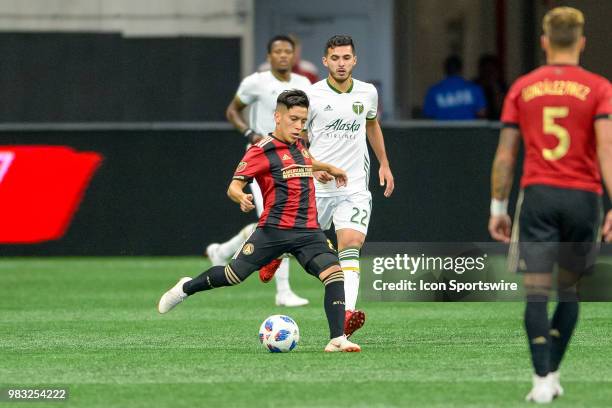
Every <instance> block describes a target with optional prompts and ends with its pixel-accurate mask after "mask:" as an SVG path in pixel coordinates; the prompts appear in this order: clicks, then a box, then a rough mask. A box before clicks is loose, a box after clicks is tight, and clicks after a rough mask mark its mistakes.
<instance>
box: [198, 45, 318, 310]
mask: <svg viewBox="0 0 612 408" xmlns="http://www.w3.org/2000/svg"><path fill="white" fill-rule="evenodd" d="M267 51H268V62H269V63H270V70H269V71H264V72H256V73H254V74H251V75H249V76H248V77H246V78H244V79H243V80H242V82H241V83H240V86H239V87H238V92H237V93H236V96H235V97H234V99H232V101H231V102H230V104H229V106H228V107H227V110H226V116H227V119H228V120H229V121H230V122H231V123H232V125H234V127H235V128H236V129H237V130H238V131H239V132H240V133H242V134H243V135H244V137H245V139H246V140H247V141H248V143H249V144H253V143H257V142H258V141H259V140H261V138H262V135H267V134H268V133H270V132H272V131H273V130H274V110H275V108H276V98H277V96H278V95H279V94H280V93H281V92H283V91H285V90H287V89H306V88H307V87H308V86H310V82H309V81H308V79H307V78H306V77H303V76H301V75H299V74H294V73H292V72H291V67H292V64H293V58H294V56H295V54H294V43H293V40H292V39H291V38H289V37H287V36H284V35H279V36H275V37H273V38H271V39H270V41H268V45H267ZM247 106H248V107H249V108H250V112H249V120H248V123H247V122H246V121H245V120H244V118H243V116H242V113H243V111H244V109H245V108H246V107H247ZM251 191H252V192H253V197H254V199H255V205H256V207H257V216H260V215H261V213H262V211H263V199H262V196H261V190H260V189H259V186H258V184H257V182H256V181H254V182H253V183H252V184H251ZM254 228H255V224H249V225H247V226H246V227H244V228H243V229H242V230H241V231H240V232H239V233H238V234H236V235H235V236H234V237H232V238H231V239H230V240H228V241H226V242H224V243H221V244H218V243H212V244H210V245H209V246H208V247H207V248H206V255H207V256H208V257H209V258H210V260H211V262H212V264H213V265H224V264H225V263H226V261H227V260H228V259H230V258H231V257H232V255H234V253H235V252H236V251H238V249H240V248H241V247H242V244H243V243H244V241H245V240H246V239H247V238H248V236H249V235H250V234H251V232H253V230H254ZM306 304H308V299H304V298H302V297H300V296H298V295H296V294H295V293H294V292H293V291H292V290H291V286H290V284H289V259H288V258H284V259H283V260H282V262H281V264H280V267H279V268H278V271H277V273H276V305H278V306H289V307H293V306H304V305H306Z"/></svg>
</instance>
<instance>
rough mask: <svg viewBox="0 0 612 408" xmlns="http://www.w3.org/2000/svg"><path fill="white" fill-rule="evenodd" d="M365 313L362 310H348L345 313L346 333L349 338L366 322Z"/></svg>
mask: <svg viewBox="0 0 612 408" xmlns="http://www.w3.org/2000/svg"><path fill="white" fill-rule="evenodd" d="M365 319H366V316H365V313H364V312H362V311H361V310H347V311H346V312H345V314H344V334H346V337H347V338H349V337H351V336H352V334H353V333H355V332H356V331H357V330H359V329H361V327H362V326H363V325H364V323H365Z"/></svg>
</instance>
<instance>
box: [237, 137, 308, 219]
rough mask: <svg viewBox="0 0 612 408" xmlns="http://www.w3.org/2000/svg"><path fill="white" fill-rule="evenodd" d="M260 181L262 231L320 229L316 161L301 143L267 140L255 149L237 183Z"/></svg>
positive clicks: (241, 168) (239, 171) (243, 163)
mask: <svg viewBox="0 0 612 408" xmlns="http://www.w3.org/2000/svg"><path fill="white" fill-rule="evenodd" d="M253 179H255V180H257V184H259V187H260V188H261V192H262V194H263V198H264V211H263V213H262V214H261V217H260V218H259V224H258V225H259V226H260V227H274V228H280V229H293V228H307V229H316V228H319V222H318V221H317V205H316V202H315V190H314V183H313V180H312V159H311V158H310V154H309V153H308V150H307V149H306V147H304V144H303V143H302V141H301V140H297V141H296V142H295V143H291V144H290V143H285V142H283V141H281V140H279V139H277V138H275V137H274V136H272V135H270V136H266V137H265V138H264V139H263V140H261V141H260V142H259V143H257V144H255V145H253V146H251V148H250V149H249V150H247V152H246V154H245V155H244V157H243V158H242V160H241V161H240V163H239V164H238V167H237V168H236V171H235V173H234V180H243V181H248V182H250V181H252V180H253Z"/></svg>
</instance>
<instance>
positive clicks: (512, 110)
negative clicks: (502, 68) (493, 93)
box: [501, 82, 521, 128]
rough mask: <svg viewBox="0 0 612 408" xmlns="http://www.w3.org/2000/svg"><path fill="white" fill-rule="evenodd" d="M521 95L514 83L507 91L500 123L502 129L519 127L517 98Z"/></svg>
mask: <svg viewBox="0 0 612 408" xmlns="http://www.w3.org/2000/svg"><path fill="white" fill-rule="evenodd" d="M520 94H521V90H520V88H519V86H517V83H516V82H515V83H514V84H513V85H512V86H511V87H510V90H509V91H508V94H507V95H506V98H505V99H504V107H503V109H502V116H501V122H502V124H503V126H504V127H515V128H518V127H519V110H518V103H517V102H518V98H519V96H520Z"/></svg>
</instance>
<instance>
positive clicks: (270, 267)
mask: <svg viewBox="0 0 612 408" xmlns="http://www.w3.org/2000/svg"><path fill="white" fill-rule="evenodd" d="M281 262H282V259H278V258H277V259H274V260H272V261H271V262H270V263H269V264H267V265H265V266H262V267H261V269H260V270H259V280H260V281H262V282H263V283H268V282H270V281H271V280H272V278H273V277H274V274H275V273H276V271H277V270H278V267H279V266H280V264H281Z"/></svg>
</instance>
